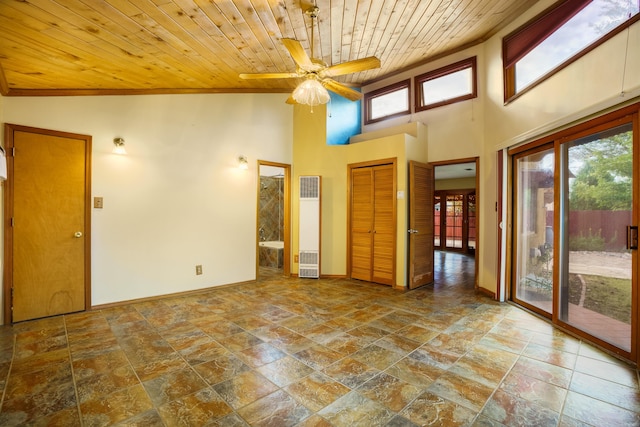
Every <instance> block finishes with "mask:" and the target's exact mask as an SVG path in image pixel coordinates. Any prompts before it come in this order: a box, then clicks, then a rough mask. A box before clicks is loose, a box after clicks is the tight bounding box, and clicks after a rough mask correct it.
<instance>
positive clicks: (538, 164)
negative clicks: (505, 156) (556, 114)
mask: <svg viewBox="0 0 640 427" xmlns="http://www.w3.org/2000/svg"><path fill="white" fill-rule="evenodd" d="M554 159H555V155H554V150H553V146H551V147H549V146H543V147H540V148H536V149H535V150H532V151H531V152H528V153H524V154H523V155H521V156H518V157H516V158H515V170H516V175H515V180H514V184H515V186H516V192H515V207H516V210H515V213H516V221H515V223H516V229H515V239H514V240H515V248H516V251H515V255H516V257H517V258H516V261H517V262H516V268H515V293H514V295H513V299H514V300H516V301H517V302H519V303H521V304H522V305H525V306H527V308H536V309H538V310H540V311H541V312H543V313H545V314H546V315H548V316H549V317H550V316H551V312H552V301H553V271H552V266H553V263H552V262H551V261H552V259H553V234H554V233H553V214H554V185H553V183H554V167H555V160H554Z"/></svg>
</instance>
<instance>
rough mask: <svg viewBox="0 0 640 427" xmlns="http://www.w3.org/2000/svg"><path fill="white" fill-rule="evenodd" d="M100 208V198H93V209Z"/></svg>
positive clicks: (101, 203) (101, 204)
mask: <svg viewBox="0 0 640 427" xmlns="http://www.w3.org/2000/svg"><path fill="white" fill-rule="evenodd" d="M102 206H103V202H102V197H94V198H93V207H94V208H96V209H102Z"/></svg>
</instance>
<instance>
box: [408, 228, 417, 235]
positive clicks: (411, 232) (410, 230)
mask: <svg viewBox="0 0 640 427" xmlns="http://www.w3.org/2000/svg"><path fill="white" fill-rule="evenodd" d="M409 234H418V230H416V229H414V228H410V229H409Z"/></svg>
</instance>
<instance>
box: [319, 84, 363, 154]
mask: <svg viewBox="0 0 640 427" xmlns="http://www.w3.org/2000/svg"><path fill="white" fill-rule="evenodd" d="M356 90H358V89H356ZM329 94H330V95H331V102H330V103H329V104H327V145H346V144H348V143H349V138H350V137H352V136H353V135H357V134H359V133H361V132H362V127H361V126H360V109H361V105H362V102H361V101H355V102H354V101H349V100H348V99H346V98H343V97H342V96H340V95H337V94H335V93H333V92H331V91H329Z"/></svg>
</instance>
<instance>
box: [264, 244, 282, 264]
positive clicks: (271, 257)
mask: <svg viewBox="0 0 640 427" xmlns="http://www.w3.org/2000/svg"><path fill="white" fill-rule="evenodd" d="M258 246H259V250H258V254H259V265H260V267H273V268H282V267H283V265H284V242H279V241H270V242H259V243H258Z"/></svg>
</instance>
